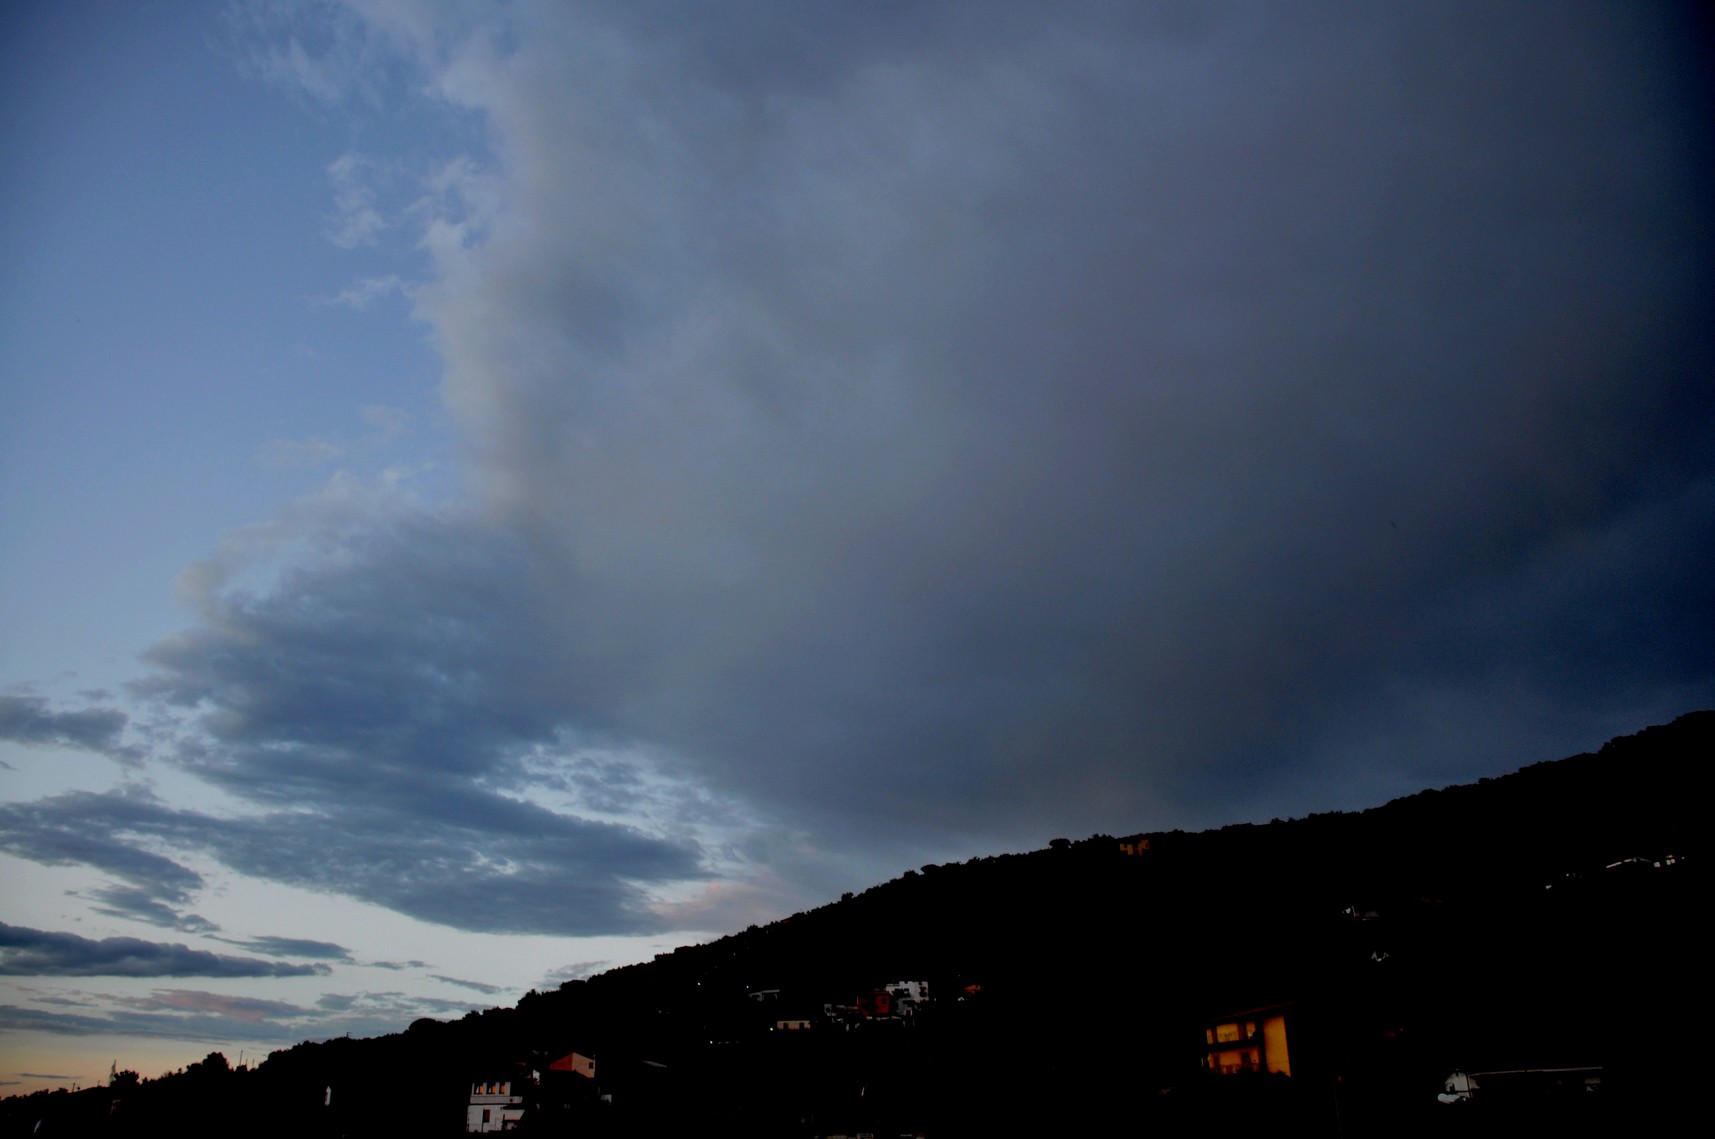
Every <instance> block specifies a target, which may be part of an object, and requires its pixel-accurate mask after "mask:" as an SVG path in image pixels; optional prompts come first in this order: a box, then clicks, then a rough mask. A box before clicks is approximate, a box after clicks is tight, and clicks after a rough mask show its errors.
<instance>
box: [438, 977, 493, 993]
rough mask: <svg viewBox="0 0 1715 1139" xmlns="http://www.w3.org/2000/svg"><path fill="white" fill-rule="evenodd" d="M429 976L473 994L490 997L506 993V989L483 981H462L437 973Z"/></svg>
mask: <svg viewBox="0 0 1715 1139" xmlns="http://www.w3.org/2000/svg"><path fill="white" fill-rule="evenodd" d="M430 976H432V977H434V979H435V980H437V981H445V982H446V983H447V984H449V985H457V986H459V987H460V988H461V989H470V990H472V991H474V992H478V993H482V994H484V995H485V996H492V995H493V994H495V993H503V992H505V991H506V987H505V986H504V985H490V984H488V983H487V982H484V981H463V980H460V979H459V978H457V977H444V976H442V975H441V974H439V973H431V974H430Z"/></svg>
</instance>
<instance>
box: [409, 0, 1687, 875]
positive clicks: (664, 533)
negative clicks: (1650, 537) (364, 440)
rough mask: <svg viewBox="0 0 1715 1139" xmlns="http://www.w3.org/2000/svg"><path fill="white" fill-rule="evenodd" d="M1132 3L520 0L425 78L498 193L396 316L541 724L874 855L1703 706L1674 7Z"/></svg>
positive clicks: (1683, 93) (1533, 742)
mask: <svg viewBox="0 0 1715 1139" xmlns="http://www.w3.org/2000/svg"><path fill="white" fill-rule="evenodd" d="M1139 7H1140V6H1137V5H1130V4H1123V5H1122V4H1087V5H1078V6H1075V7H1073V8H1072V9H1070V10H1063V9H1062V8H1061V7H1060V6H1056V7H1055V8H1054V9H1053V10H1052V11H1050V10H1048V9H1045V8H1041V7H1039V6H1036V5H1029V4H982V5H936V6H934V9H935V13H934V14H933V15H925V14H923V13H922V11H921V9H912V10H910V11H906V12H896V11H892V10H887V11H884V10H882V9H874V10H871V9H865V8H846V9H843V10H842V11H841V13H840V14H839V15H838V16H837V17H830V18H833V19H836V20H840V21H845V22H847V23H849V24H851V25H852V26H851V27H846V28H843V30H842V31H841V32H840V33H838V34H827V35H820V34H817V33H819V32H821V31H824V30H825V29H824V28H823V27H822V26H821V25H819V24H818V23H817V20H818V19H819V17H817V16H815V15H811V14H809V10H805V9H801V8H797V7H793V8H791V9H789V10H785V9H779V8H770V7H767V6H764V7H761V8H756V9H745V10H744V11H745V13H746V14H742V15H734V14H731V13H723V15H722V17H721V18H720V19H712V20H711V21H710V23H709V27H707V28H705V29H703V32H707V34H706V35H705V34H703V33H702V32H699V31H698V30H697V29H696V27H695V26H694V25H695V21H691V24H692V25H693V26H691V27H689V28H687V27H684V26H683V25H682V23H681V22H679V21H669V20H666V19H662V18H656V17H652V16H651V15H650V14H649V12H648V10H647V9H644V10H642V11H639V10H636V9H633V8H631V7H630V6H626V9H625V12H624V13H620V11H619V9H617V8H611V9H610V8H600V9H599V10H598V9H592V8H590V7H588V6H585V7H583V8H581V9H578V10H573V9H570V8H554V9H551V10H548V11H547V12H546V13H544V14H542V15H541V17H540V19H539V20H538V21H537V22H536V23H533V24H531V25H530V26H529V28H528V29H527V32H528V34H520V35H518V36H517V37H516V42H517V43H518V45H519V46H518V48H517V52H516V56H515V58H513V59H511V60H509V62H508V66H507V70H506V72H505V74H504V77H501V76H499V75H498V74H496V75H495V76H494V78H495V79H496V82H497V83H499V84H500V86H499V87H498V88H494V89H491V90H494V91H503V94H494V95H492V97H487V98H485V97H484V96H483V94H482V93H481V91H482V89H481V88H475V87H473V85H469V84H466V85H465V86H464V87H461V89H460V90H461V91H465V92H469V91H471V90H473V89H475V90H477V91H478V92H479V93H478V94H477V95H474V96H469V97H472V98H474V99H476V101H477V103H478V105H479V107H480V108H481V109H483V110H485V111H487V112H488V113H489V115H490V122H491V124H492V126H493V129H494V132H495V136H496V138H497V140H498V147H497V149H498V150H499V152H500V153H501V154H502V155H504V156H505V158H504V161H505V167H504V169H503V174H504V175H505V178H506V192H507V194H508V197H507V200H506V207H507V208H508V209H509V210H510V211H511V212H510V213H508V214H506V215H505V224H504V225H496V226H495V227H494V228H493V230H492V234H491V236H490V238H489V240H488V241H487V242H486V244H474V245H464V246H460V247H459V248H458V249H457V250H454V251H450V252H444V253H443V256H442V261H441V266H442V271H443V279H442V280H441V281H440V282H439V283H438V284H437V285H436V286H435V287H434V288H432V289H431V290H429V291H427V292H426V293H425V294H424V302H423V311H424V313H425V315H427V316H428V317H429V318H430V319H432V320H433V321H434V322H435V324H436V327H437V330H438V331H439V332H440V333H441V335H442V337H443V344H444V346H445V349H446V352H447V356H448V361H449V375H448V392H449V400H450V402H451V405H452V407H453V408H454V410H455V412H458V413H459V414H460V415H461V416H462V417H463V422H464V423H465V424H466V426H467V427H468V428H469V429H470V431H471V435H472V442H473V452H474V454H475V456H476V458H477V459H478V461H479V464H480V468H481V470H482V472H483V473H484V474H485V475H486V476H487V477H488V480H489V481H488V484H487V485H488V488H489V490H490V492H491V494H492V498H493V501H494V503H495V504H496V505H497V506H498V507H499V508H501V509H502V510H504V511H507V512H508V516H509V517H510V518H511V519H513V521H514V524H515V525H517V526H518V527H520V528H521V529H522V530H523V531H524V532H526V533H529V534H531V535H533V536H534V538H535V541H536V548H539V549H541V550H544V551H548V552H549V553H548V557H549V559H550V566H551V568H549V569H546V570H544V571H543V573H542V576H541V578H539V580H542V581H544V582H545V583H546V588H547V589H548V590H549V591H550V592H551V594H552V600H553V603H554V604H555V605H556V606H557V612H558V618H559V620H558V628H559V629H560V630H562V632H563V636H564V637H565V640H566V643H567V644H568V645H569V646H572V649H571V651H569V652H568V654H567V658H566V662H565V669H564V671H563V672H562V673H561V674H560V677H561V679H562V681H563V683H564V690H563V693H564V696H565V699H566V701H567V705H566V711H567V715H568V717H569V718H572V719H573V720H574V721H575V718H576V717H577V716H579V715H584V714H594V715H595V716H597V717H599V722H601V723H602V724H604V725H611V726H613V727H615V728H616V729H618V731H619V734H621V735H624V736H630V737H634V738H641V739H647V740H650V741H653V742H656V743H658V744H661V745H663V746H665V747H667V748H669V749H671V750H673V751H675V752H676V753H678V754H680V755H683V756H685V757H687V759H688V760H689V761H691V762H694V763H695V764H697V765H698V768H699V770H700V771H701V772H702V773H703V774H704V775H705V776H706V777H708V778H710V779H713V780H715V781H716V782H717V783H718V784H719V785H720V786H723V787H726V788H729V789H735V790H737V791H739V792H741V793H742V794H743V795H745V796H746V797H748V798H750V799H752V800H753V801H760V802H763V803H766V804H768V805H770V806H772V807H773V808H774V809H776V810H777V811H778V812H779V813H780V814H782V815H783V816H785V817H789V818H792V819H793V820H794V821H795V822H798V823H800V824H801V825H804V826H806V827H807V828H809V829H813V830H815V831H817V832H819V833H821V834H823V835H824V836H826V837H827V838H828V839H830V840H832V839H833V837H834V835H835V834H838V836H839V839H838V841H854V840H855V841H862V842H865V843H873V842H876V841H879V840H882V839H884V838H886V837H887V836H889V835H894V836H912V835H915V836H919V837H925V836H929V835H939V836H945V835H947V834H948V832H949V830H950V829H951V830H958V829H966V830H968V831H970V832H972V833H994V832H1004V833H1009V834H1012V835H1019V836H1034V837H1037V838H1038V839H1039V838H1040V837H1041V836H1042V833H1043V831H1044V830H1046V829H1047V828H1056V829H1059V828H1084V829H1093V828H1096V827H1103V828H1106V827H1125V826H1142V825H1151V824H1159V823H1174V822H1181V821H1185V820H1187V819H1191V818H1204V819H1208V818H1218V817H1219V816H1220V814H1221V813H1222V812H1223V811H1228V812H1230V811H1234V810H1251V809H1252V807H1253V805H1254V806H1257V807H1262V806H1267V805H1269V804H1272V805H1274V806H1275V807H1277V808H1278V807H1279V806H1281V805H1283V804H1284V805H1289V806H1292V807H1295V808H1302V807H1304V806H1316V805H1317V799H1318V797H1319V796H1323V795H1328V794H1332V795H1336V796H1343V794H1344V793H1345V792H1344V788H1345V787H1347V786H1349V785H1350V780H1349V778H1348V777H1349V775H1350V772H1349V770H1348V768H1349V766H1350V761H1351V758H1352V755H1351V752H1352V749H1353V748H1354V747H1360V746H1361V745H1358V744H1357V743H1355V741H1356V740H1357V739H1358V738H1359V737H1364V738H1367V739H1369V740H1370V741H1371V742H1374V743H1378V744H1379V743H1382V742H1383V741H1384V740H1386V739H1389V738H1397V737H1398V736H1399V735H1402V734H1404V733H1405V732H1406V731H1407V730H1409V731H1412V732H1416V731H1419V730H1421V731H1423V732H1424V733H1426V737H1425V743H1424V747H1425V748H1426V749H1428V750H1430V751H1434V750H1436V749H1446V750H1448V751H1450V752H1453V753H1457V754H1456V755H1455V756H1454V757H1452V758H1450V759H1449V760H1448V761H1447V765H1448V766H1458V765H1460V764H1466V763H1470V762H1479V763H1480V764H1487V765H1490V766H1491V767H1492V766H1493V765H1510V764H1515V763H1518V762H1522V761H1524V760H1528V759H1535V758H1543V757H1545V756H1547V755H1553V754H1556V753H1563V752H1565V751H1569V750H1578V749H1581V748H1583V747H1587V746H1590V745H1592V744H1593V743H1596V742H1598V741H1599V740H1600V739H1601V738H1603V737H1604V736H1605V735H1607V734H1612V733H1613V732H1615V731H1619V730H1629V729H1632V728H1635V727H1637V726H1640V724H1641V723H1643V722H1647V720H1648V719H1649V718H1655V717H1658V716H1671V715H1672V714H1674V713H1675V712H1677V711H1681V710H1683V707H1684V705H1685V704H1690V705H1696V704H1699V703H1707V702H1708V701H1710V700H1711V699H1715V670H1712V669H1711V656H1712V654H1711V652H1710V644H1709V640H1708V633H1707V630H1708V629H1710V628H1711V624H1710V622H1709V621H1708V620H1707V618H1708V616H1709V606H1708V602H1707V600H1706V591H1705V590H1702V589H1701V588H1700V587H1699V586H1698V584H1697V583H1698V582H1699V581H1701V580H1704V579H1705V578H1706V577H1707V575H1708V571H1709V569H1710V548H1709V545H1708V541H1707V538H1708V528H1707V525H1706V519H1707V517H1708V503H1707V501H1706V499H1705V498H1701V497H1699V496H1698V495H1697V494H1695V493H1693V490H1694V488H1696V487H1697V486H1700V485H1702V484H1703V483H1704V482H1705V480H1707V479H1708V478H1709V476H1710V472H1711V463H1712V460H1711V456H1712V455H1715V448H1712V447H1711V446H1710V442H1711V422H1712V411H1711V404H1710V397H1709V389H1708V385H1707V381H1706V377H1707V375H1708V369H1709V364H1710V362H1711V361H1710V353H1709V341H1708V337H1707V335H1706V333H1705V313H1706V311H1707V310H1708V308H1709V302H1710V300H1711V299H1712V298H1711V295H1710V290H1709V287H1708V286H1709V279H1708V266H1709V258H1708V254H1709V241H1708V239H1709V234H1708V227H1707V224H1706V222H1705V220H1704V219H1705V209H1704V206H1705V203H1706V201H1707V200H1708V190H1709V188H1710V187H1709V178H1708V174H1709V167H1708V158H1709V155H1708V138H1709V132H1708V129H1707V128H1708V125H1709V124H1708V122H1707V120H1706V116H1705V112H1704V110H1703V108H1704V106H1705V101H1704V98H1703V96H1704V95H1705V94H1706V90H1705V89H1704V87H1703V78H1702V75H1701V73H1700V72H1699V71H1698V70H1697V68H1698V61H1697V60H1696V59H1695V58H1693V56H1692V55H1691V54H1690V51H1689V49H1688V48H1686V47H1685V46H1684V45H1685V43H1687V42H1689V40H1688V39H1687V37H1686V36H1685V34H1684V29H1682V28H1680V27H1678V26H1676V20H1677V19H1678V18H1679V16H1678V14H1677V13H1676V12H1675V11H1674V10H1673V9H1668V8H1651V7H1638V6H1628V5H1598V4H1587V5H1574V6H1560V5H1555V6H1551V7H1533V6H1531V5H1506V6H1498V5H1497V6H1483V7H1473V8H1452V7H1429V8H1421V7H1419V8H1377V7H1374V6H1356V5H1355V6H1350V7H1335V8H1329V7H1326V6H1324V7H1316V8H1301V7H1285V6H1270V7H1262V8H1259V7H1257V6H1254V5H1234V6H1220V5H1197V6H1191V7H1186V8H1173V7H1171V6H1169V7H1162V8H1152V9H1151V14H1150V15H1147V16H1144V17H1134V15H1133V13H1134V12H1135V10H1137V9H1138V8H1139ZM765 9H766V10H767V11H769V12H771V13H772V14H771V15H770V16H768V17H767V18H766V19H765V18H764V17H763V16H762V15H761V14H760V13H761V12H762V11H764V10H765ZM854 13H855V14H854ZM780 24H784V25H786V26H785V28H784V29H783V28H781V27H780V26H779V25H780ZM806 56H807V57H808V62H806ZM464 62H466V63H469V62H470V61H469V60H466V61H464ZM460 74H461V75H462V74H463V73H460ZM1651 517H1661V518H1663V519H1664V520H1667V519H1671V521H1668V522H1667V524H1666V525H1665V527H1664V528H1661V529H1659V530H1658V531H1656V532H1657V533H1658V534H1659V536H1660V537H1662V538H1663V539H1665V541H1666V543H1667V544H1666V547H1664V548H1662V549H1661V550H1660V553H1661V554H1662V555H1663V556H1662V557H1661V558H1660V560H1659V563H1658V564H1655V565H1654V568H1653V571H1652V573H1653V576H1652V577H1651V578H1650V585H1649V586H1648V588H1651V589H1657V590H1658V592H1656V593H1655V595H1654V596H1653V597H1652V600H1651V601H1650V602H1649V603H1648V604H1647V605H1646V606H1643V607H1639V606H1638V605H1636V604H1631V603H1629V602H1628V599H1632V598H1635V597H1636V596H1637V594H1638V591H1639V590H1641V589H1643V588H1645V583H1644V581H1643V580H1642V579H1640V578H1638V577H1637V576H1636V573H1637V572H1638V571H1639V570H1640V569H1641V568H1642V567H1643V564H1644V563H1649V562H1651V560H1652V559H1651V557H1650V554H1649V552H1648V551H1647V550H1646V549H1645V548H1643V547H1636V548H1635V549H1634V552H1635V554H1636V556H1634V557H1632V558H1631V559H1629V560H1628V559H1625V558H1620V559H1616V558H1615V557H1613V556H1612V555H1611V554H1607V553H1602V552H1601V551H1603V550H1607V549H1608V548H1609V547H1610V546H1612V545H1613V544H1614V543H1615V542H1617V541H1618V542H1624V541H1628V540H1644V539H1642V538H1641V537H1634V538H1632V539H1628V538H1627V537H1626V536H1627V535H1634V536H1641V535H1642V533H1643V529H1642V528H1641V525H1640V520H1641V519H1644V518H1651ZM556 559H557V560H556ZM1552 559H1559V560H1560V561H1561V563H1563V564H1562V569H1561V571H1560V572H1561V574H1562V576H1563V578H1564V579H1565V580H1564V581H1563V582H1562V583H1561V585H1562V587H1561V588H1558V589H1555V590H1551V591H1550V592H1549V593H1548V594H1546V595H1543V596H1539V597H1537V598H1536V600H1535V603H1534V604H1533V605H1532V606H1531V607H1530V609H1529V612H1528V614H1525V613H1518V612H1504V611H1500V610H1497V609H1496V608H1495V607H1494V604H1493V601H1494V599H1495V598H1497V597H1500V596H1505V595H1508V594H1513V595H1516V594H1519V593H1521V592H1525V591H1528V590H1529V589H1530V588H1531V585H1530V583H1531V582H1533V581H1534V580H1535V577H1536V575H1537V574H1539V573H1540V572H1541V568H1542V566H1543V563H1544V562H1545V560H1552ZM1574 580H1576V581H1579V582H1582V584H1581V585H1580V586H1578V587H1577V588H1569V587H1566V586H1567V583H1568V582H1571V581H1574ZM1646 610H1647V612H1646ZM1652 613H1653V614H1657V615H1660V614H1672V615H1675V617H1676V618H1677V620H1673V619H1670V621H1669V623H1670V624H1672V625H1673V626H1674V628H1675V629H1676V630H1677V631H1678V632H1677V636H1676V637H1675V638H1674V639H1673V640H1674V643H1673V644H1672V645H1668V644H1664V643H1661V642H1659V641H1658V640H1657V639H1656V634H1657V633H1658V632H1660V631H1661V628H1662V626H1661V624H1660V622H1659V621H1658V620H1657V618H1656V617H1655V616H1652V615H1651V614H1652ZM1453 628H1459V629H1461V630H1463V632H1462V633H1461V635H1460V636H1458V637H1453V636H1450V635H1444V634H1445V633H1446V631H1447V630H1450V629H1453ZM1598 642H1600V643H1601V644H1603V645H1605V646H1607V648H1608V649H1609V650H1613V649H1616V648H1618V649H1619V650H1620V651H1618V652H1617V653H1616V652H1613V651H1606V652H1601V653H1597V652H1590V651H1588V650H1589V649H1590V647H1592V646H1593V645H1595V644H1596V643H1598ZM1682 702H1683V703H1682ZM1437 705H1439V706H1442V707H1444V708H1447V709H1448V710H1453V709H1455V708H1457V709H1459V711H1460V715H1461V718H1460V720H1459V721H1458V722H1457V723H1456V724H1454V723H1448V722H1437V720H1436V719H1435V718H1434V717H1433V716H1426V715H1424V714H1423V713H1424V711H1426V710H1427V709H1428V708H1430V707H1433V706H1437ZM1527 707H1528V708H1530V709H1531V710H1530V711H1528V712H1527V711H1525V709H1526V708H1527ZM1378 716H1379V717H1380V718H1381V719H1382V720H1384V721H1388V722H1390V723H1391V724H1392V725H1393V730H1391V731H1383V732H1381V733H1380V734H1379V735H1378V734H1375V733H1372V732H1371V731H1370V728H1371V727H1374V726H1375V725H1374V724H1373V722H1372V721H1374V720H1375V719H1376V718H1377V717H1378ZM1478 754H1481V756H1482V758H1481V760H1480V761H1476V760H1473V756H1475V755H1478ZM1365 762H1366V763H1367V764H1368V765H1369V767H1370V768H1371V769H1373V774H1374V775H1375V777H1376V784H1375V785H1376V786H1377V787H1384V786H1393V785H1394V784H1395V783H1397V782H1398V781H1400V780H1405V779H1407V778H1408V777H1414V776H1415V774H1417V773H1418V772H1419V771H1421V770H1422V768H1423V767H1424V766H1425V765H1423V764H1418V763H1414V764H1410V765H1405V766H1404V767H1402V766H1397V765H1396V761H1395V759H1393V758H1392V757H1391V756H1390V754H1389V752H1388V751H1387V750H1386V749H1385V748H1378V749H1377V750H1375V751H1373V752H1372V753H1371V754H1369V756H1368V758H1367V760H1366V761H1365ZM1431 766H1432V765H1431ZM1408 769H1409V770H1408ZM1330 781H1338V782H1339V783H1340V787H1339V788H1334V787H1330V786H1329V783H1330ZM1402 789H1405V788H1402ZM1235 796H1237V798H1235ZM1253 801H1254V802H1253Z"/></svg>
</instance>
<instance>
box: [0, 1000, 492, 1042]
mask: <svg viewBox="0 0 1715 1139" xmlns="http://www.w3.org/2000/svg"><path fill="white" fill-rule="evenodd" d="M106 1004H107V1007H106V1008H105V1009H104V1010H103V1011H102V1012H100V1013H99V1014H98V1013H69V1012H57V1011H50V1010H46V1009H40V1008H31V1007H27V1006H21V1005H5V1006H0V1030H4V1031H36V1032H51V1033H56V1034H59V1035H66V1036H92V1035H117V1036H140V1037H153V1038H160V1039H168V1040H199V1041H211V1042H215V1043H230V1042H254V1043H258V1044H287V1043H295V1042H296V1041H299V1040H302V1039H304V1038H305V1037H306V1036H309V1037H314V1038H316V1039H325V1038H327V1037H331V1036H339V1035H341V1034H350V1035H354V1036H373V1035H380V1034H382V1033H387V1032H397V1031H398V1029H399V1026H400V1025H401V1024H406V1023H409V1022H410V1021H411V1020H414V1019H415V1018H417V1017H420V1016H428V1015H442V1016H445V1015H449V1014H458V1013H463V1012H465V1011H468V1008H469V1005H468V1003H465V1002H458V1001H445V1000H439V999H437V998H432V997H429V998H418V997H410V996H407V995H405V994H404V993H398V992H376V993H353V994H344V995H335V994H328V995H327V996H324V997H323V998H322V999H320V1000H318V1001H317V1004H316V1006H315V1007H313V1008H310V1007H304V1006H301V1005H295V1004H292V1003H291V1002H289V1001H278V1000H269V999H266V998H259V997H245V996H234V995H231V994H226V993H210V992H205V991H202V990H197V989H156V990H154V991H153V992H151V993H150V994H148V995H146V996H113V997H109V998H106Z"/></svg>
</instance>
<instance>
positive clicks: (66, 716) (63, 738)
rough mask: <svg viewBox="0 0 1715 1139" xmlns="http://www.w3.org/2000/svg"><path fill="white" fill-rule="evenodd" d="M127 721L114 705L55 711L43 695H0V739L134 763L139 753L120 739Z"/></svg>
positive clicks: (140, 757) (127, 718)
mask: <svg viewBox="0 0 1715 1139" xmlns="http://www.w3.org/2000/svg"><path fill="white" fill-rule="evenodd" d="M128 722H129V717H127V716H126V715H125V713H123V712H121V711H119V710H118V709H116V708H84V709H81V710H79V711H75V712H58V711H55V710H53V708H52V707H50V705H49V701H48V699H47V697H45V696H0V740H12V741H14V742H16V743H23V744H47V745H50V746H56V747H70V748H77V749H79V750H81V751H94V752H100V753H101V754H102V755H106V756H111V757H112V758H114V759H117V760H120V761H122V762H125V763H138V762H141V760H142V753H141V752H140V751H139V750H138V749H137V748H134V747H129V746H126V745H124V744H122V743H121V742H120V737H121V736H122V735H123V733H124V731H125V725H126V724H127V723H128Z"/></svg>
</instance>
